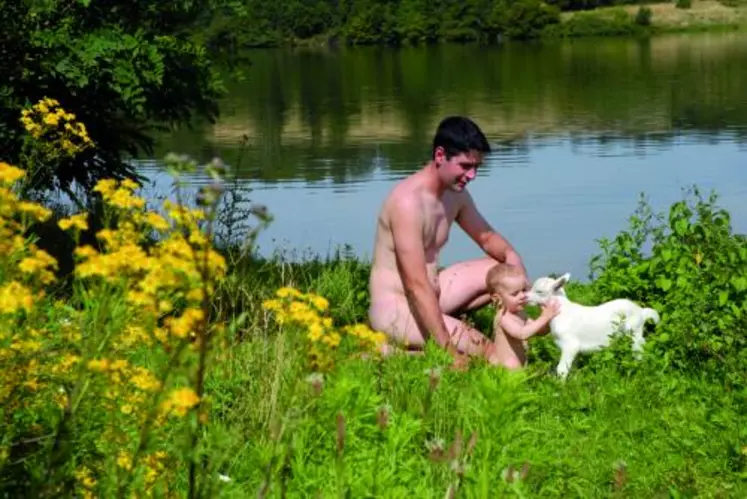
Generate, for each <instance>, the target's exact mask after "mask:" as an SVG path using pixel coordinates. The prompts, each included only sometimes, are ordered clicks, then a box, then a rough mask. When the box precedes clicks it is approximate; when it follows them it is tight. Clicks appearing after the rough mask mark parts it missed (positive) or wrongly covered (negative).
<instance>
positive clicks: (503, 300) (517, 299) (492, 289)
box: [485, 263, 529, 313]
mask: <svg viewBox="0 0 747 499" xmlns="http://www.w3.org/2000/svg"><path fill="white" fill-rule="evenodd" d="M485 284H487V287H488V293H490V299H491V300H492V302H493V303H495V304H496V306H497V307H498V308H501V307H505V309H506V310H507V311H509V312H514V313H515V312H519V311H521V310H523V309H524V306H525V305H526V304H527V291H528V290H529V283H528V282H527V280H526V276H525V275H524V272H523V271H522V270H521V268H520V267H517V266H516V265H511V264H508V263H499V264H497V265H495V266H494V267H493V268H491V269H490V270H489V271H488V275H487V277H486V278H485Z"/></svg>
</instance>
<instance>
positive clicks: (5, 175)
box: [0, 161, 26, 185]
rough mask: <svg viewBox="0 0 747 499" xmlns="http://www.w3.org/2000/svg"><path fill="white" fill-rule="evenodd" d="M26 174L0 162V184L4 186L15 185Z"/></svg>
mask: <svg viewBox="0 0 747 499" xmlns="http://www.w3.org/2000/svg"><path fill="white" fill-rule="evenodd" d="M24 175H26V172H24V171H23V170H21V169H20V168H16V167H15V166H11V165H9V164H8V163H4V162H2V161H0V183H1V184H4V185H11V184H14V183H15V182H16V181H17V180H19V179H21V178H23V176H24Z"/></svg>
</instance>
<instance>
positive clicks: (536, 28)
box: [235, 0, 745, 47]
mask: <svg viewBox="0 0 747 499" xmlns="http://www.w3.org/2000/svg"><path fill="white" fill-rule="evenodd" d="M647 4H655V8H656V9H657V10H661V11H662V16H661V22H660V20H659V16H657V15H656V13H655V12H654V11H653V10H646V9H649V7H647V6H646V5H647ZM690 4H691V2H689V1H688V2H679V1H678V2H677V3H676V7H677V9H675V4H674V3H670V2H659V3H654V2H645V1H638V0H588V1H587V0H547V1H543V0H459V1H455V0H433V1H424V0H394V1H392V0H350V1H344V2H342V1H337V0H312V1H300V0H290V1H287V2H281V3H278V4H271V3H270V4H268V3H267V2H262V1H260V0H248V1H247V3H246V9H247V11H248V12H250V13H251V16H252V18H253V19H254V20H255V22H253V23H251V24H241V25H239V24H236V26H235V29H236V30H237V32H238V39H239V40H240V41H241V43H243V44H246V45H251V46H260V47H262V46H275V45H279V44H284V43H319V42H322V41H325V42H327V41H334V42H341V43H348V44H355V45H369V44H423V43H433V42H439V41H445V42H464V41H479V42H488V43H490V42H495V41H497V40H501V39H528V38H539V37H543V36H551V37H557V36H568V37H571V36H614V35H628V34H645V33H650V32H654V31H668V30H672V29H676V30H680V29H682V24H683V23H684V24H687V25H695V24H696V23H697V24H698V26H700V27H703V26H711V27H712V28H715V27H717V26H734V25H740V24H743V23H744V21H745V15H744V11H743V10H741V9H736V8H731V7H737V5H735V4H734V2H732V1H730V0H724V2H723V3H716V2H715V1H697V2H696V3H695V7H696V8H694V9H692V13H691V15H684V14H680V15H677V14H676V13H675V14H673V13H672V12H671V11H675V10H679V11H681V10H682V9H690V7H691V5H690ZM639 5H641V6H642V9H643V10H642V11H638V10H636V11H633V12H631V11H630V8H634V9H638V6H639ZM624 6H628V8H624ZM608 8H612V9H613V10H614V12H615V14H613V15H611V14H610V13H608V12H606V10H607V9H608ZM561 12H563V13H568V14H569V15H566V14H563V15H561ZM636 12H643V14H641V16H642V17H639V16H638V15H637V14H636ZM623 13H624V15H623ZM567 23H569V25H568V26H566V24H567ZM649 26H651V27H650V28H649ZM642 27H645V28H646V29H641V28H642Z"/></svg>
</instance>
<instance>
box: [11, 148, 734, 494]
mask: <svg viewBox="0 0 747 499" xmlns="http://www.w3.org/2000/svg"><path fill="white" fill-rule="evenodd" d="M167 163H168V165H169V167H170V169H171V170H173V171H183V170H184V169H185V168H187V167H189V168H190V169H192V170H193V169H194V168H195V165H190V164H189V162H186V164H185V161H184V160H183V158H181V159H180V158H173V157H172V158H170V159H169V160H168V162H167ZM204 173H205V175H207V176H209V177H211V178H212V179H213V183H212V184H210V185H209V186H205V187H202V188H201V190H200V193H199V201H200V202H199V207H194V208H189V209H188V208H186V207H184V206H181V205H178V204H177V205H175V204H173V203H172V204H169V203H165V204H164V205H163V206H162V211H155V210H149V209H148V208H146V202H145V200H143V199H141V198H139V197H138V196H137V193H136V191H137V186H136V185H135V184H134V183H132V182H128V181H123V182H118V181H114V180H105V181H102V182H100V183H99V184H98V185H97V187H96V191H97V192H98V193H100V194H101V198H102V203H103V209H104V211H103V215H104V216H103V218H102V222H103V225H104V227H106V228H104V229H101V228H97V229H95V230H94V231H95V232H96V234H97V239H98V241H99V242H98V243H95V242H92V241H93V240H92V239H88V238H86V239H85V240H86V241H89V242H88V243H81V242H80V240H81V238H82V234H84V233H87V232H91V231H92V230H93V229H89V223H91V224H92V223H93V220H91V219H90V217H89V216H88V215H87V214H78V215H74V216H72V217H69V218H66V219H63V220H60V221H57V222H54V223H55V224H56V225H58V226H59V227H60V228H61V229H62V230H65V231H67V232H68V233H69V234H70V239H71V242H72V243H75V244H76V245H77V246H78V249H77V250H76V252H75V271H74V273H73V274H72V275H71V276H67V278H68V279H69V281H68V282H66V283H65V284H66V285H65V286H62V285H61V284H62V283H61V282H59V281H58V279H60V278H63V277H64V276H56V275H55V268H56V264H55V262H54V259H51V258H50V257H49V255H48V254H46V253H45V252H44V251H42V250H40V249H39V248H38V247H37V246H36V244H35V243H36V242H35V241H34V240H33V238H29V237H28V234H29V233H31V230H30V229H31V228H32V227H33V226H34V224H39V223H50V217H51V213H50V212H49V210H47V209H45V208H44V207H42V206H39V205H36V204H34V203H29V202H26V201H22V200H20V199H19V198H18V195H17V187H18V185H17V184H18V182H22V181H23V180H22V179H23V177H24V172H23V171H22V170H20V169H17V168H13V167H11V166H10V165H7V164H5V163H2V164H0V183H1V184H2V185H1V186H0V197H1V199H0V201H2V206H3V210H2V211H0V221H1V222H2V223H0V236H2V237H0V241H1V242H2V244H3V246H2V250H3V255H4V257H3V258H2V259H0V359H1V360H2V362H3V366H4V368H5V370H4V376H3V377H2V379H0V402H1V403H0V425H2V428H1V429H0V491H2V494H4V495H7V496H9V497H25V496H28V497H125V496H126V497H130V496H138V497H140V496H155V497H163V496H170V497H190V498H192V497H237V498H238V497H247V496H257V497H335V496H337V497H408V496H416V497H444V496H445V497H503V496H511V497H514V496H516V497H567V496H569V495H570V496H583V497H600V496H602V497H672V498H675V497H677V498H678V497H696V496H697V497H701V496H706V497H744V495H745V493H747V428H745V426H744V423H743V415H744V413H745V411H746V410H747V391H745V388H744V387H745V381H747V379H746V378H745V372H747V370H746V369H745V366H747V338H745V335H744V334H743V332H744V331H745V329H747V274H745V269H746V268H747V241H746V240H745V238H744V237H743V236H742V235H739V234H734V233H733V232H732V231H731V228H730V225H729V215H728V213H726V212H725V211H723V210H721V209H720V208H719V207H718V205H717V200H716V198H713V197H705V198H704V197H703V196H701V195H700V194H699V193H698V192H697V191H693V192H691V193H689V194H687V195H686V196H685V198H683V200H682V201H680V202H677V203H675V204H674V205H672V206H671V208H670V209H669V210H668V212H667V213H665V214H656V213H653V212H651V210H650V208H649V207H648V205H647V204H646V203H645V202H642V203H641V205H640V206H639V208H638V209H637V210H636V212H635V213H634V214H633V215H632V216H631V218H630V226H629V228H628V229H626V230H624V231H622V232H621V233H620V234H618V235H617V236H616V237H615V238H614V239H611V240H602V241H601V243H600V251H599V255H598V256H597V257H595V258H594V259H593V260H592V262H591V268H592V271H593V274H594V279H593V280H592V282H591V283H590V284H587V285H579V284H574V285H572V286H570V287H569V290H568V291H569V294H570V297H571V298H572V299H574V300H577V301H579V302H582V303H588V304H592V303H599V302H602V301H605V300H607V299H610V298H612V297H620V296H625V297H629V298H632V299H635V300H638V301H640V302H641V303H645V304H646V305H648V306H653V307H654V308H656V309H657V310H658V311H659V312H660V314H661V317H662V321H661V323H660V324H659V325H658V327H656V328H655V329H653V328H652V329H651V330H649V331H648V332H647V333H648V334H647V337H648V342H647V345H646V351H645V354H644V356H643V359H642V360H641V361H636V360H634V359H633V358H632V355H631V352H630V340H629V339H628V338H625V337H620V338H618V339H616V340H615V342H614V344H613V345H612V346H611V348H609V349H606V350H605V351H603V352H598V353H596V354H591V355H585V356H582V357H581V358H579V359H578V360H577V362H576V363H575V365H574V368H573V370H572V371H571V375H570V377H569V379H568V380H567V381H566V382H564V383H562V382H560V381H559V380H558V379H557V378H556V377H555V376H554V375H553V370H554V367H555V364H556V362H557V360H558V350H557V348H556V347H555V346H554V344H553V343H552V340H551V339H550V338H548V337H544V338H535V339H532V340H531V341H530V349H529V352H530V355H529V365H528V367H527V368H526V369H524V370H522V371H518V372H508V371H506V370H503V369H499V368H492V367H489V366H487V365H485V363H484V362H482V361H480V360H475V361H474V362H473V363H472V365H471V366H470V367H469V369H468V370H467V371H466V372H457V371H453V370H451V369H450V364H451V362H450V359H449V358H448V357H447V356H446V355H445V353H444V352H443V351H441V350H440V349H437V348H434V347H433V345H430V344H429V345H428V347H427V348H426V351H425V354H424V355H421V356H407V355H395V356H391V357H388V358H380V357H378V356H377V355H376V354H375V352H376V347H377V346H378V345H380V342H381V341H382V340H383V339H385V338H384V337H383V336H382V335H381V334H380V333H377V332H375V331H371V330H370V329H369V328H368V327H367V326H366V324H365V317H366V308H367V304H368V295H367V290H366V288H367V283H366V281H367V275H368V271H369V267H368V263H367V262H362V261H359V260H358V259H356V258H355V257H352V256H347V255H338V256H336V257H334V258H330V259H318V260H312V261H307V262H301V263H289V262H285V261H282V260H280V259H270V260H260V259H257V258H255V257H253V256H252V253H251V251H249V252H240V251H238V250H236V249H235V248H229V249H225V248H224V249H223V250H222V251H216V250H215V248H214V247H213V245H212V243H211V241H213V240H214V237H215V232H214V231H213V228H214V222H213V221H214V220H219V219H221V217H222V216H223V215H225V213H222V212H221V210H220V209H218V206H219V205H218V203H217V201H218V199H219V198H220V193H221V191H222V189H223V186H224V184H223V175H224V173H225V169H224V168H223V166H222V164H221V163H220V162H216V163H211V164H210V165H207V166H206V167H205V169H204ZM270 208H271V207H270ZM252 213H253V214H254V215H258V216H259V217H260V218H262V217H263V215H262V214H261V213H260V212H259V211H258V210H254V211H250V212H248V215H247V216H245V217H244V216H243V215H242V217H241V221H242V222H246V221H247V220H249V219H251V214H252ZM234 214H235V213H234ZM248 230H249V233H250V234H251V229H248ZM154 235H157V237H154ZM250 249H251V248H250ZM530 312H531V313H536V310H532V311H530ZM493 313H494V312H493V311H492V310H490V309H488V308H486V309H482V310H480V311H478V312H476V313H472V314H470V315H469V316H468V317H466V320H469V321H471V322H472V323H473V324H475V325H476V326H477V327H478V328H480V329H481V330H483V331H486V332H489V331H490V324H491V320H492V316H493Z"/></svg>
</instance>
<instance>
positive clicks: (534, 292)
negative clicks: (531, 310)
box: [527, 273, 571, 305]
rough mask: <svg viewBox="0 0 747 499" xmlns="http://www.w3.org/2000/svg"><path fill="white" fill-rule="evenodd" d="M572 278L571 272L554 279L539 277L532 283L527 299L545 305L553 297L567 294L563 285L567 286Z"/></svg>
mask: <svg viewBox="0 0 747 499" xmlns="http://www.w3.org/2000/svg"><path fill="white" fill-rule="evenodd" d="M570 278H571V274H569V273H565V274H563V275H562V276H560V277H558V278H557V279H553V278H552V277H539V278H537V280H536V281H534V284H532V289H530V290H529V292H528V293H527V300H528V301H529V303H532V304H535V305H544V304H545V303H547V302H549V301H550V300H551V299H552V298H555V297H558V296H563V297H564V296H566V294H565V289H563V286H565V284H566V283H567V282H568V281H569V280H570Z"/></svg>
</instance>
